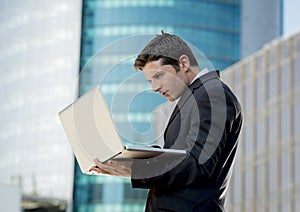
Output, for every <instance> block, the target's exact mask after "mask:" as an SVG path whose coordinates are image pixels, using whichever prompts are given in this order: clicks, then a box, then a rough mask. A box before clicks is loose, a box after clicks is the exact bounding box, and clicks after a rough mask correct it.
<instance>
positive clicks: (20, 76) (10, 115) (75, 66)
mask: <svg viewBox="0 0 300 212" xmlns="http://www.w3.org/2000/svg"><path fill="white" fill-rule="evenodd" d="M81 7H82V5H81V1H79V0H78V1H73V0H65V1H60V0H54V1H53V0H46V1H34V0H27V1H6V0H2V1H1V9H0V10H1V12H0V20H1V21H0V71H1V78H0V98H1V104H0V114H1V119H0V129H1V130H0V144H1V148H0V185H3V187H4V188H7V186H8V185H12V186H13V187H14V186H15V185H18V186H19V187H20V188H19V190H16V192H18V191H19V193H20V194H19V195H20V196H21V194H23V195H26V196H27V195H30V196H32V197H43V198H44V199H43V201H45V198H49V202H51V203H52V201H53V200H54V199H55V200H57V201H60V200H63V202H64V205H66V204H65V202H66V201H68V202H69V204H70V202H71V200H72V191H73V172H74V168H73V167H74V159H73V154H72V151H71V148H70V146H69V144H68V143H67V142H66V139H65V135H64V131H63V129H62V128H61V127H60V126H61V125H60V123H59V119H58V115H57V114H58V111H59V110H61V109H62V108H63V107H64V106H66V105H67V104H69V103H70V102H71V101H72V100H74V99H75V98H76V97H77V93H78V92H77V88H76V84H77V81H78V71H79V56H80V51H79V48H80V31H81V28H80V26H81V25H80V20H81ZM3 187H0V189H2V188H3ZM14 191H15V190H14ZM0 194H1V196H0V205H1V206H3V205H5V204H10V203H11V202H9V201H5V198H4V196H3V193H2V192H1V193H0ZM16 196H17V195H16ZM26 199H28V198H26ZM36 199H37V198H36ZM11 200H12V199H11ZM12 201H13V200H12ZM27 206H28V204H27ZM27 206H26V207H27ZM37 206H38V204H35V205H34V204H31V206H30V207H33V208H32V209H34V207H37ZM1 211H7V210H1Z"/></svg>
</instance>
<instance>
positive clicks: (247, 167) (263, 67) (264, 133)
mask: <svg viewBox="0 0 300 212" xmlns="http://www.w3.org/2000/svg"><path fill="white" fill-rule="evenodd" d="M299 68H300V34H299V33H298V34H295V35H293V36H290V37H288V38H281V39H277V40H274V41H272V42H270V43H268V44H267V45H266V46H265V47H264V48H262V49H261V50H259V51H257V52H255V53H254V54H252V55H249V56H248V57H247V58H245V59H243V60H241V61H240V62H238V63H236V64H234V65H233V66H230V67H229V68H228V69H226V70H225V71H224V72H223V73H222V77H223V79H224V80H225V81H227V82H228V83H229V84H230V86H231V87H232V88H233V90H234V91H235V93H236V94H237V96H238V97H239V99H240V100H241V105H242V106H243V111H244V117H245V118H244V119H245V123H244V126H243V130H242V133H241V137H240V142H239V151H238V156H237V158H236V164H235V167H234V172H233V178H232V182H231V187H230V201H229V204H228V206H229V211H232V212H235V211H291V212H292V211H299V210H300V203H299V201H298V200H299V198H300V164H299V163H300V151H299V150H300V148H299V144H300V133H299V132H300V131H299V129H300V99H299V97H300V81H299V79H300V74H299Z"/></svg>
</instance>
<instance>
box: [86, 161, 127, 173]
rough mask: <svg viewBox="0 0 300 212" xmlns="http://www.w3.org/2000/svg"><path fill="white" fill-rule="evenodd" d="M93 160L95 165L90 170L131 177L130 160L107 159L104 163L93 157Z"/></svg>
mask: <svg viewBox="0 0 300 212" xmlns="http://www.w3.org/2000/svg"><path fill="white" fill-rule="evenodd" d="M94 162H95V166H93V167H92V168H91V169H90V171H95V172H97V173H100V174H107V175H113V176H122V177H131V165H132V162H131V161H121V160H119V161H116V160H109V161H107V162H106V163H101V162H100V161H99V160H97V159H94Z"/></svg>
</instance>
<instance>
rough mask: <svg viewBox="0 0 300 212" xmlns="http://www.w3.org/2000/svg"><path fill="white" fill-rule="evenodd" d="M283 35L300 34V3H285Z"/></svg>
mask: <svg viewBox="0 0 300 212" xmlns="http://www.w3.org/2000/svg"><path fill="white" fill-rule="evenodd" d="M283 2H284V3H283V4H284V5H283V13H284V14H283V34H284V35H291V34H294V33H296V32H300V1H299V0H284V1H283Z"/></svg>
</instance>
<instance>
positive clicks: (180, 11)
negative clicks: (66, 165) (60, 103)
mask: <svg viewBox="0 0 300 212" xmlns="http://www.w3.org/2000/svg"><path fill="white" fill-rule="evenodd" d="M239 17H240V1H239V0H229V1H193V0H187V1H180V0H125V1H124V0H122V1H121V0H98V1H95V0H84V1H83V17H82V45H81V74H80V95H81V94H83V93H85V92H87V91H88V90H89V89H91V88H92V87H93V86H95V85H99V86H100V87H101V89H102V92H103V94H104V97H105V98H106V100H107V103H108V106H109V108H110V110H111V113H112V117H113V119H114V121H115V124H116V126H117V128H118V130H119V133H120V135H121V138H122V140H123V142H124V143H128V144H130V145H136V144H137V145H138V144H143V145H150V144H151V142H152V141H153V140H154V137H153V135H152V134H151V130H152V126H151V119H152V118H153V114H152V111H153V109H154V108H155V107H156V106H157V105H159V104H161V103H163V102H164V101H165V100H164V99H163V98H162V97H160V96H159V95H157V94H153V93H152V92H151V91H150V90H151V88H150V85H148V84H146V82H145V80H144V79H141V78H142V76H140V74H139V73H137V71H134V70H133V67H132V65H133V61H134V59H135V57H136V54H138V53H139V51H140V50H141V48H143V46H142V45H141V44H135V43H134V42H128V43H127V45H126V42H127V40H126V39H125V45H124V42H122V39H123V38H126V37H130V36H135V35H142V34H151V38H153V37H154V35H155V34H159V33H160V32H161V30H163V31H164V32H168V33H172V34H177V35H179V36H181V37H182V38H183V39H185V40H187V41H188V42H189V43H191V44H192V45H194V46H195V47H197V48H198V49H200V50H201V51H202V52H203V53H204V54H205V55H206V56H207V57H208V59H209V60H210V62H211V63H212V65H213V66H214V67H216V68H217V69H223V68H225V67H228V66H229V65H231V64H233V63H235V62H236V61H238V59H239V55H240V47H239V42H240V18H239ZM128 39H129V40H130V38H128ZM118 45H119V47H118ZM136 45H139V46H136ZM131 48H134V49H137V51H136V52H134V53H135V55H134V54H132V53H129V52H127V50H128V49H131ZM103 72H104V73H103ZM143 80H144V81H143ZM128 99H130V102H128ZM124 105H125V106H124ZM74 182H75V183H74V204H73V210H74V211H142V210H143V209H144V205H145V199H146V191H145V190H143V189H131V184H130V182H129V181H128V180H125V179H123V178H117V177H103V176H85V175H82V174H81V172H80V170H79V167H78V166H76V168H75V180H74Z"/></svg>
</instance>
